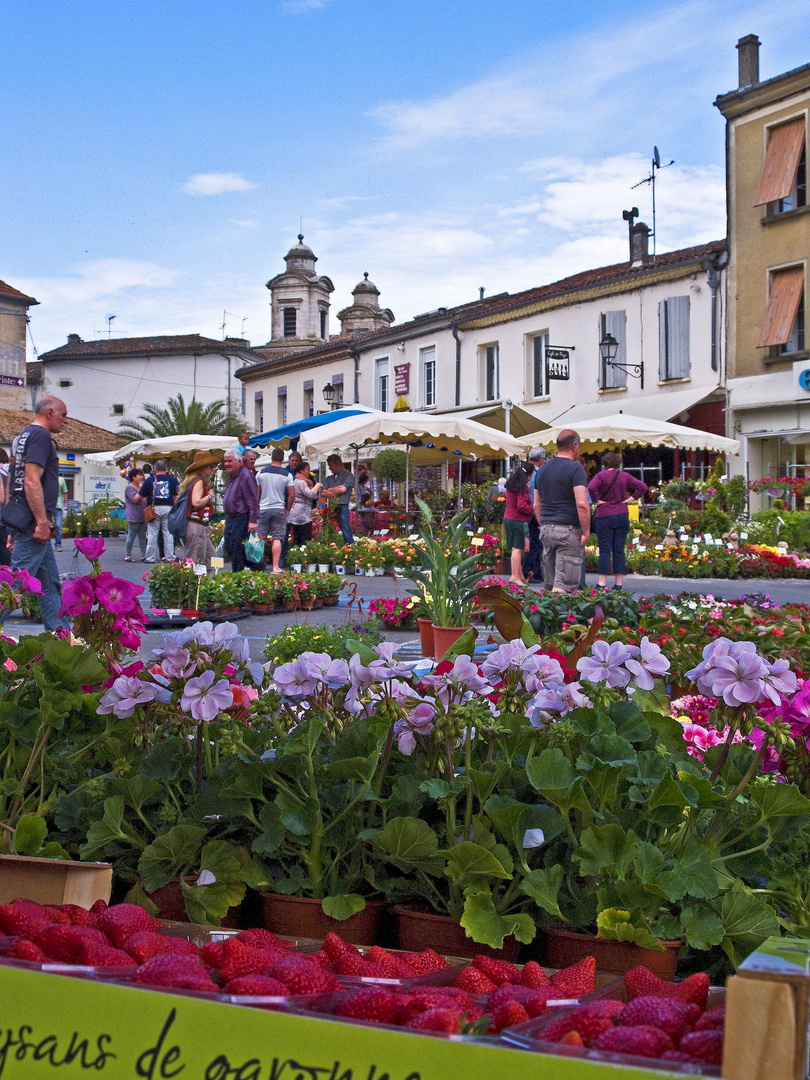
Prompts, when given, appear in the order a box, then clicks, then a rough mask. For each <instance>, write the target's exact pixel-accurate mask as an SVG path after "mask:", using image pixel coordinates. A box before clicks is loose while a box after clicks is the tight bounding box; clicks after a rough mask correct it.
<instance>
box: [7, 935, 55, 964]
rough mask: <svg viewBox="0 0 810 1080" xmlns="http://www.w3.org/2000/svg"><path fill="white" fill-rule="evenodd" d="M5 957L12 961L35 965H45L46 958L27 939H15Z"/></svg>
mask: <svg viewBox="0 0 810 1080" xmlns="http://www.w3.org/2000/svg"><path fill="white" fill-rule="evenodd" d="M5 955H6V956H7V957H9V958H11V959H13V960H28V961H31V962H32V963H35V964H47V962H48V957H47V956H46V955H45V953H44V952H43V951H42V949H40V947H39V945H35V944H34V943H33V941H31V940H30V939H29V938H21V937H20V938H15V939H14V941H12V943H11V944H10V945H9V947H8V948H7V949H6V953H5Z"/></svg>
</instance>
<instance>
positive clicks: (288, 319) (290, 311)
mask: <svg viewBox="0 0 810 1080" xmlns="http://www.w3.org/2000/svg"><path fill="white" fill-rule="evenodd" d="M295 315H296V312H295V308H294V307H285V308H284V337H295Z"/></svg>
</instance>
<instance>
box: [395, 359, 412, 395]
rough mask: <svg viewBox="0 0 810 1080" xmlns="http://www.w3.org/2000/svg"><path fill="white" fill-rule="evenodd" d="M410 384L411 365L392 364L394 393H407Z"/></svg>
mask: <svg viewBox="0 0 810 1080" xmlns="http://www.w3.org/2000/svg"><path fill="white" fill-rule="evenodd" d="M410 384H411V365H410V363H408V364H395V365H394V393H395V394H407V393H408V391H409V390H410Z"/></svg>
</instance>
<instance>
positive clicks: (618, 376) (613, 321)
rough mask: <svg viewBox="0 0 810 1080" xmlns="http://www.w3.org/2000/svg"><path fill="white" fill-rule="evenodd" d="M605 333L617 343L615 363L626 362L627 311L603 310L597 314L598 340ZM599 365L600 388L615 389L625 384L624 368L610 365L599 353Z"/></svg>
mask: <svg viewBox="0 0 810 1080" xmlns="http://www.w3.org/2000/svg"><path fill="white" fill-rule="evenodd" d="M605 334H611V335H612V336H613V337H614V338H615V339H616V340H617V341H618V343H619V347H618V349H617V350H616V356H615V358H614V359H615V361H616V363H617V364H626V363H627V313H626V312H624V311H603V312H602V314H601V315H600V316H599V340H600V341H602V340H603V338H604V336H605ZM599 367H600V371H601V379H600V382H599V389H600V390H615V389H617V388H619V387H622V386H627V372H626V370H625V369H624V368H620V367H611V366H609V365H608V364H606V363H605V362H604V361H603V360H602V356H601V353H600V356H599Z"/></svg>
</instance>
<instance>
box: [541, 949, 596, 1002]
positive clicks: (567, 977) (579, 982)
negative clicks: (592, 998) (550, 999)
mask: <svg viewBox="0 0 810 1080" xmlns="http://www.w3.org/2000/svg"><path fill="white" fill-rule="evenodd" d="M551 985H552V986H553V987H554V989H555V991H556V993H557V997H559V998H579V997H583V996H584V995H585V994H592V993H593V991H594V990H595V989H596V961H595V960H594V958H593V957H592V956H586V957H585V958H584V959H583V960H580V961H579V963H577V964H572V965H571V966H570V967H567V968H561V969H560V971H555V972H554V974H553V975H552V976H551Z"/></svg>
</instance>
